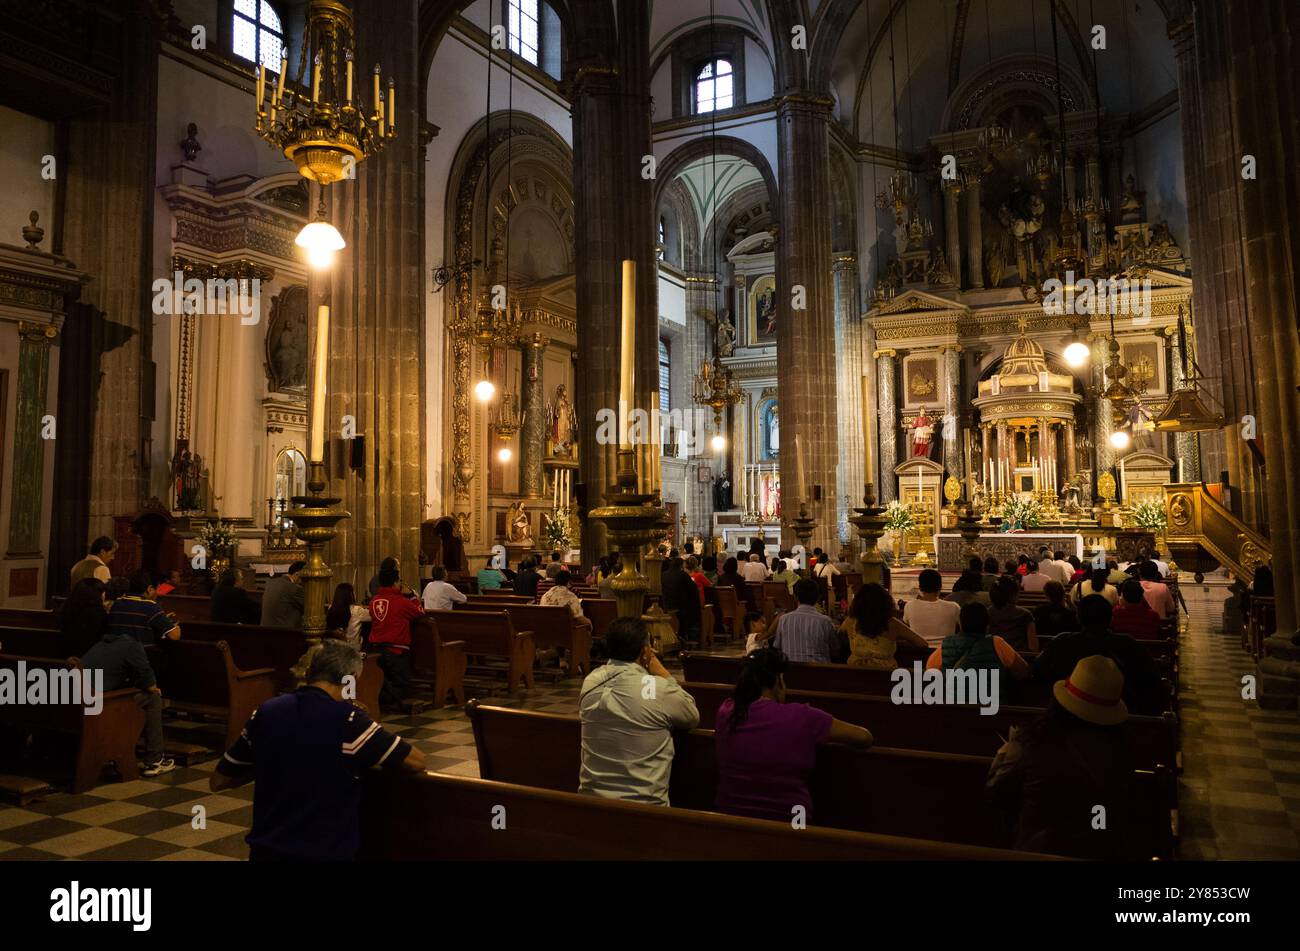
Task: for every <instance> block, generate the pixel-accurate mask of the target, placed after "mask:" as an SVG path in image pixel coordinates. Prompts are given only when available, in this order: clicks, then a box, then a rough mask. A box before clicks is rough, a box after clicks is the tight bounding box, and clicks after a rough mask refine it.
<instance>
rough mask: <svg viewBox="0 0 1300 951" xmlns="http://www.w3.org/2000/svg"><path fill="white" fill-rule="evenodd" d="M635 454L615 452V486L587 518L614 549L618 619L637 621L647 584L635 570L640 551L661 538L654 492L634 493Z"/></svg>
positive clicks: (613, 583)
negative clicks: (618, 568)
mask: <svg viewBox="0 0 1300 951" xmlns="http://www.w3.org/2000/svg"><path fill="white" fill-rule="evenodd" d="M635 457H636V451H635V450H634V449H620V450H619V451H618V463H619V465H618V483H617V484H616V485H614V486H613V487H612V490H611V492H610V494H609V500H608V501H609V504H608V505H602V506H601V507H599V508H596V509H592V510H591V512H590V513H589V514H588V517H589V518H593V519H596V520H597V521H601V522H604V523H605V527H606V529H607V531H608V532H609V537H610V540H611V541H612V542H613V543H614V544H615V545H616V546H617V547H618V550H619V555H620V556H621V558H622V562H623V567H622V570H621V571H619V573H618V574H617V575H615V576H614V577H613V578H612V579H610V583H609V584H610V587H611V588H613V589H614V599H615V600H616V601H617V602H618V616H619V617H641V614H642V609H643V608H644V606H645V595H646V592H647V591H648V590H649V588H650V584H649V581H648V579H647V578H646V576H645V575H643V574H642V573H641V571H640V570H639V568H638V561H639V559H640V558H641V548H642V546H643V545H646V544H648V543H650V542H654V541H657V540H658V539H659V538H661V537H662V535H663V519H664V510H663V508H662V507H660V506H659V505H658V504H657V500H658V495H657V493H654V492H638V491H637V485H636V461H635Z"/></svg>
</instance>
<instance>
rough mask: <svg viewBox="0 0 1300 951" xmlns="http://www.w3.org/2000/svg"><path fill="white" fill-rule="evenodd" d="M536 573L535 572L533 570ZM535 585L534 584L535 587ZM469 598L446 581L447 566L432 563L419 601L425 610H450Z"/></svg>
mask: <svg viewBox="0 0 1300 951" xmlns="http://www.w3.org/2000/svg"><path fill="white" fill-rule="evenodd" d="M533 574H534V575H536V572H533ZM535 586H536V585H534V587H535ZM468 600H469V598H468V597H467V596H466V595H465V592H463V591H461V590H460V588H457V587H456V586H455V585H454V584H449V583H448V582H447V567H446V566H445V565H434V566H433V569H432V570H431V571H430V572H429V583H428V584H427V585H425V586H424V594H423V595H421V596H420V601H421V603H422V604H423V605H424V609H425V610H426V611H450V610H452V605H455V604H464V603H465V602H466V601H468Z"/></svg>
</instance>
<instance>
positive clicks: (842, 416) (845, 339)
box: [833, 253, 866, 545]
mask: <svg viewBox="0 0 1300 951" xmlns="http://www.w3.org/2000/svg"><path fill="white" fill-rule="evenodd" d="M833 271H834V282H835V352H836V355H837V356H836V370H837V379H836V387H835V397H836V405H837V407H838V410H839V421H838V425H837V427H836V432H838V433H839V456H838V466H837V469H836V479H835V526H836V533H837V537H838V539H839V542H840V544H841V545H847V544H848V543H849V542H850V540H851V539H852V534H851V526H850V525H849V508H851V507H853V506H857V505H860V504H861V502H860V499H859V496H860V495H861V493H862V484H863V483H864V482H865V481H866V479H864V478H863V474H862V467H863V438H864V437H863V407H862V318H861V313H860V310H859V302H858V258H857V255H855V254H847V253H844V254H836V255H835V260H834V264H833Z"/></svg>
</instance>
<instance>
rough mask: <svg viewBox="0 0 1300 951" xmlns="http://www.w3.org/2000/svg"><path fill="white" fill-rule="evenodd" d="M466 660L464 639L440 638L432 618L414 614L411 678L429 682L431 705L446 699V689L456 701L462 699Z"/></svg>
mask: <svg viewBox="0 0 1300 951" xmlns="http://www.w3.org/2000/svg"><path fill="white" fill-rule="evenodd" d="M468 664H469V659H468V658H467V657H466V656H465V642H464V641H445V640H443V639H442V638H441V637H439V636H438V629H437V627H435V626H434V623H433V621H431V620H429V619H428V618H427V617H426V618H416V619H415V620H414V621H412V622H411V668H412V671H413V673H414V675H415V676H414V678H413V679H414V680H416V681H417V682H423V683H428V684H431V685H432V688H433V706H434V709H437V708H439V707H441V706H443V704H445V703H446V702H447V694H448V693H450V694H451V695H452V696H453V697H455V700H456V703H457V704H462V703H464V702H465V670H466V668H467V666H468Z"/></svg>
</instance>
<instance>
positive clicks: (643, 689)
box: [578, 617, 700, 806]
mask: <svg viewBox="0 0 1300 951" xmlns="http://www.w3.org/2000/svg"><path fill="white" fill-rule="evenodd" d="M605 647H606V650H607V652H608V655H609V661H608V663H606V664H605V665H604V666H602V667H597V668H596V669H595V670H593V671H592V672H591V673H590V674H588V675H587V678H586V679H585V680H584V681H583V682H582V691H581V693H580V694H579V695H578V715H579V717H580V718H581V720H582V766H581V768H580V770H579V772H578V791H579V792H583V793H587V794H589V795H592V796H603V797H604V798H606V799H628V800H631V801H632V802H645V803H651V804H653V805H659V806H666V805H668V780H669V777H670V776H671V775H672V768H673V752H674V748H673V734H672V731H673V730H691V729H694V728H695V727H696V726H698V725H699V722H700V713H699V710H697V709H696V707H695V699H694V698H693V697H692V696H691V695H690V694H688V693H687V692H686V691H685V690H683V689H682V688H681V686H680V685H679V684H678V683H677V681H676V680H675V679H674V678H673V676H672V674H670V673H669V672H668V670H667V669H666V668H665V667H664V665H663V664H662V663H660V662H659V657H658V655H656V654H655V652H654V649H653V648H651V647H650V636H649V632H648V631H647V629H646V626H645V622H643V621H642V620H641V619H640V618H624V617H621V618H616V619H615V620H614V621H612V622H611V623H610V625H609V630H608V631H607V632H606V634H605Z"/></svg>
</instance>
